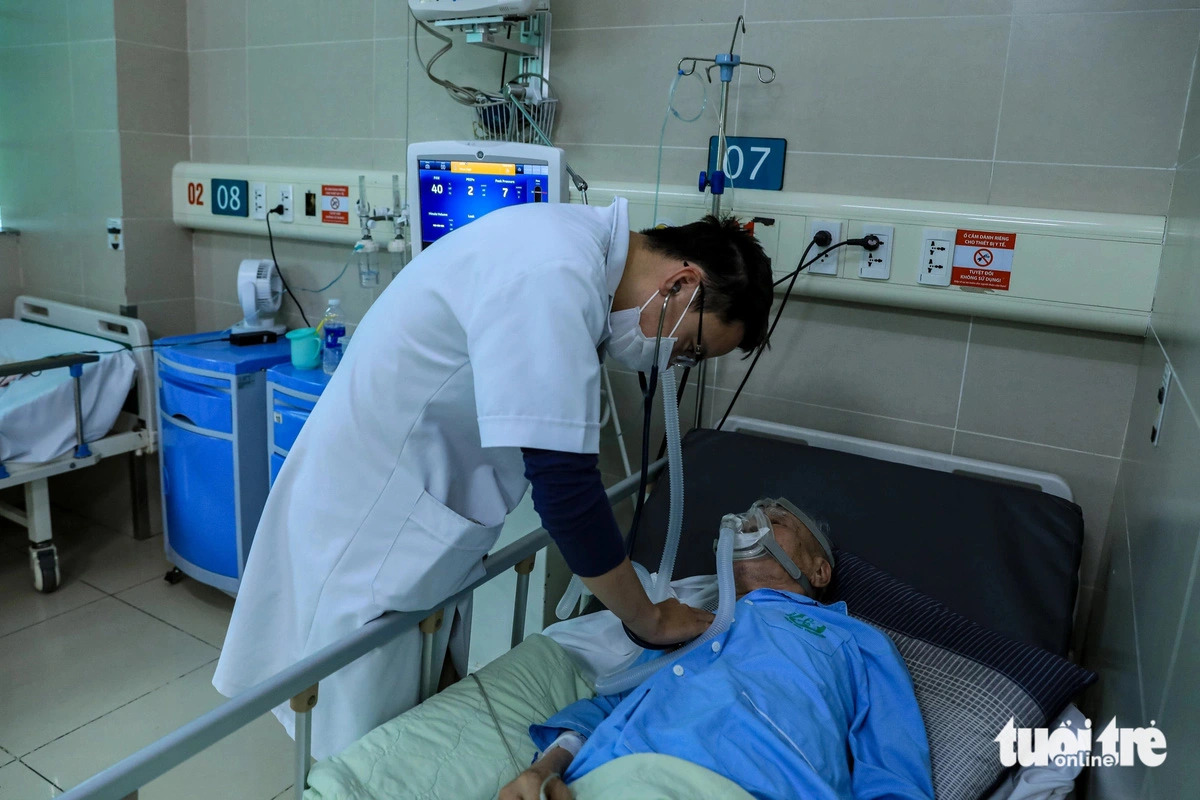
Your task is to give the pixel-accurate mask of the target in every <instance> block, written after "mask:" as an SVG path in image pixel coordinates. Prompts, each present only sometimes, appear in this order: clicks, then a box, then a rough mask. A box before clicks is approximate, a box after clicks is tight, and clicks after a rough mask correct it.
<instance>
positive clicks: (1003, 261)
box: [950, 230, 1017, 292]
mask: <svg viewBox="0 0 1200 800" xmlns="http://www.w3.org/2000/svg"><path fill="white" fill-rule="evenodd" d="M1016 249H1017V235H1016V234H1015V233H995V232H992V231H964V230H960V231H959V232H958V237H957V238H956V239H955V241H954V264H953V268H952V269H951V270H950V285H951V286H971V287H974V288H977V289H998V290H1000V291H1005V292H1006V291H1008V282H1009V279H1010V278H1011V277H1012V262H1013V253H1015V252H1016Z"/></svg>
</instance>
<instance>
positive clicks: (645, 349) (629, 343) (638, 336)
mask: <svg viewBox="0 0 1200 800" xmlns="http://www.w3.org/2000/svg"><path fill="white" fill-rule="evenodd" d="M698 291H700V287H699V286H696V288H695V290H693V291H692V296H691V298H690V299H689V300H688V302H687V306H685V309H686V308H691V305H692V300H695V299H696V292H698ZM658 298H659V294H658V292H655V293H654V294H652V295H650V299H649V300H647V301H646V302H645V303H643V304H642V307H641V308H627V309H625V310H624V311H614V312H612V313H610V314H609V315H608V324H609V327H611V328H612V336H610V337H608V341H607V342H605V343H604V352H605V353H607V354H608V356H609V358H611V359H613V360H614V361H616V362H617V363H618V364H620V365H621V366H623V367H625V368H626V369H630V370H633V371H634V372H649V371H650V370H651V368H652V367H653V366H654V364H655V361H656V360H657V363H658V368H659V369H660V370H663V369H666V368H667V366H668V365H669V364H670V363H671V351H673V350H674V349H675V331H676V330H678V329H679V326H680V324H682V323H683V318H684V317H685V316H687V311H686V310H685V311H684V313H683V314H682V315H680V317H679V321H678V322H676V323H675V327H673V328H671V332H670V333H669V334H667V335H666V336H664V337H662V339H661V340H660V344H659V348H658V354H657V355H658V358H657V359H655V352H654V337H652V336H647V335H646V334H645V333H643V332H642V312H643V311H645V310H646V306H648V305H650V304H651V303H653V302H654V301H655V300H656V299H658Z"/></svg>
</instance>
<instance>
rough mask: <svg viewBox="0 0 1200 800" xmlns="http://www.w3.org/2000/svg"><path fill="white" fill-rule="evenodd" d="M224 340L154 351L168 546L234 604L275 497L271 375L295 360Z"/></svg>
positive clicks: (279, 351)
mask: <svg viewBox="0 0 1200 800" xmlns="http://www.w3.org/2000/svg"><path fill="white" fill-rule="evenodd" d="M220 337H221V333H220V332H213V333H199V334H191V335H189V336H175V337H171V338H167V339H159V340H158V341H156V342H155V343H154V344H155V362H156V367H157V371H158V376H157V380H156V383H157V386H158V428H159V442H160V446H159V454H160V469H161V475H162V494H163V516H164V520H163V522H164V527H165V536H164V539H165V547H166V551H167V559H168V560H169V561H170V562H171V563H173V564H174V565H175V566H177V567H178V568H179V569H180V570H181V571H183V572H184V573H186V574H187V575H190V576H191V577H193V578H195V579H196V580H198V581H201V582H203V583H207V584H210V585H212V586H215V587H217V588H218V589H221V590H223V591H226V592H229V593H231V594H236V593H237V589H238V584H239V583H240V581H241V578H242V571H243V570H244V568H245V565H246V556H247V555H248V554H249V552H250V542H251V540H252V539H253V538H254V530H255V528H257V527H258V518H259V516H260V515H261V514H262V509H263V504H264V503H265V502H266V499H267V490H268V488H269V482H268V476H267V465H266V463H265V462H264V461H263V457H262V453H263V449H264V448H265V447H266V445H267V425H266V419H265V418H264V416H263V408H264V407H265V404H266V384H267V381H266V371H267V369H268V368H269V367H272V366H275V365H276V364H279V363H282V362H284V361H287V360H288V359H289V358H290V351H289V345H288V343H287V342H286V341H283V340H282V339H281V340H280V341H279V342H278V343H276V344H264V345H253V346H249V347H235V346H233V345H231V344H229V342H226V341H212V340H214V339H220Z"/></svg>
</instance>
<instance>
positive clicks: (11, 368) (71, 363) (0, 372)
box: [0, 353, 100, 378]
mask: <svg viewBox="0 0 1200 800" xmlns="http://www.w3.org/2000/svg"><path fill="white" fill-rule="evenodd" d="M99 360H100V356H98V355H95V354H92V353H67V354H65V355H61V356H46V357H45V358H34V359H31V360H29V361H9V362H7V363H4V364H0V378H4V377H7V376H8V375H29V374H31V373H34V372H41V371H42V370H47V369H62V368H63V367H78V366H82V365H84V364H91V363H93V362H95V361H99Z"/></svg>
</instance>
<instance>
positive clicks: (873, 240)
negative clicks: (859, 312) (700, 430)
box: [717, 231, 883, 430]
mask: <svg viewBox="0 0 1200 800" xmlns="http://www.w3.org/2000/svg"><path fill="white" fill-rule="evenodd" d="M822 234H824V235H825V236H826V237H828V236H829V234H828V232H826V231H818V232H817V235H816V236H814V237H813V238H812V241H810V242H809V243H808V247H806V248H804V253H802V254H801V256H800V263H799V265H798V266H797V267H796V268H795V269H794V270H792V271H791V272H789V273H788V274H787V275H784V276H783V277H782V278H780V279H779V280H777V281H775V283H774V284H772V285H773V286H778V285H779V284H781V283H783V282H784V281H786V280H789V279H790V280H791V283H789V284H788V288H787V291H785V292H784V293H783V300H782V301H781V302H780V303H779V309H778V310H777V311H776V312H775V319H774V320H773V321H772V322H771V327H770V329H769V330H768V331H767V339H766V342H764V343H763V345H762V346H761V347H759V348H758V350H757V352H755V354H754V360H753V361H751V362H750V368H749V369H747V370H746V374H745V375H743V376H742V382H741V383H739V384H738V388H737V391H736V392H734V393H733V399H732V400H730V401H729V407H728V408H726V409H725V413H724V414H723V415H721V421H720V422H719V423H717V430H721V428H723V427H724V426H725V420H727V419H729V413H730V412H731V411H733V404H734V403H736V402H737V401H738V398H739V397H741V396H742V389H744V388H746V381H748V380H750V374H751V373H753V372H754V365H755V364H757V363H758V359H759V357H760V356H762V354H763V350H765V349H766V348H767V344H768V343H769V342H770V341H771V336H772V335H773V334H774V333H775V326H776V325H778V324H779V320H780V318H781V317H782V316H783V309H784V307H785V306H787V302H788V299H789V298H790V297H791V296H792V288H793V287H794V286H795V285H796V278H798V277H800V273H801V272H802V271H804V270H805V269H807V268H808V267H810V266H812V265H813V264H815V263H817V262H818V261H820V260H821V259H822V258H824V257H825V255H826V254H828V253H832V252H833V251H834V250H837V249H838V248H839V247H845V246H846V245H850V244H852V245H857V246H859V247H861V248H863V249H864V250H867V251H868V252H874V251H875V250H878V249H879V248H880V246H882V244H883V242H882V241H881V240H880V239H879V237H878V236H875V235H874V234H868V235H866V236H864V237H862V238H861V239H846V240H845V241H843V242H838V243H837V244H835V245H833V246H832V247H826V248H825V249H824V250H822V251H821V252H819V253H817V254H816V255H815V256H813V257H812V258H811V259H809V260H808V261H805V260H804V259H805V258H807V257H808V253H809V251H811V250H812V248H813V245H815V244H816V243H817V239H818V238H819V237H820V236H821V235H822ZM826 241H828V239H826Z"/></svg>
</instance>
